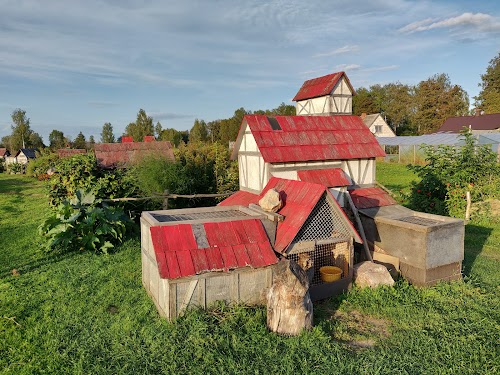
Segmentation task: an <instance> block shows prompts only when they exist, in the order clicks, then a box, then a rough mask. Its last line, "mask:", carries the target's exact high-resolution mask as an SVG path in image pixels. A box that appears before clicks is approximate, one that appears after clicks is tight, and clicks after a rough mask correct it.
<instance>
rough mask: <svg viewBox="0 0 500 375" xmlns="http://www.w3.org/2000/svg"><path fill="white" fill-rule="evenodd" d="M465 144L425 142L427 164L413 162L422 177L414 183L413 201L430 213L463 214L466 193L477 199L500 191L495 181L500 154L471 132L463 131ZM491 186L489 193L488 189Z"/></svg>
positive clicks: (458, 215) (412, 167) (414, 169)
mask: <svg viewBox="0 0 500 375" xmlns="http://www.w3.org/2000/svg"><path fill="white" fill-rule="evenodd" d="M463 137H464V140H465V145H464V146H461V147H452V146H438V147H436V148H435V147H433V146H424V150H425V155H426V156H425V161H426V164H425V165H409V166H408V168H409V169H410V170H412V171H414V172H415V173H416V174H417V175H418V176H419V177H420V178H421V181H420V182H418V183H415V182H414V183H413V184H412V193H411V196H410V205H411V207H412V208H414V209H416V210H418V211H423V212H430V213H437V214H442V215H452V216H455V217H463V215H464V213H465V208H466V204H467V203H466V199H465V197H466V193H467V191H469V192H470V193H471V198H472V200H473V201H478V200H484V199H485V198H487V196H492V195H495V194H498V189H499V188H498V185H497V184H491V181H492V180H493V179H495V178H496V177H495V176H497V175H498V172H499V171H500V168H499V164H498V163H497V154H495V153H494V152H493V151H492V150H491V149H490V148H489V147H488V146H485V145H478V144H477V139H476V138H475V137H474V136H473V135H472V134H470V133H463ZM483 187H484V188H487V189H486V190H489V191H488V192H487V194H485V193H486V191H485V189H483Z"/></svg>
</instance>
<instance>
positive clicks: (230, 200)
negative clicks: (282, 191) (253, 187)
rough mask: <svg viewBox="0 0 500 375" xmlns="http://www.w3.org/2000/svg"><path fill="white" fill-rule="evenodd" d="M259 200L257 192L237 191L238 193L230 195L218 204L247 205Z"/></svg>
mask: <svg viewBox="0 0 500 375" xmlns="http://www.w3.org/2000/svg"><path fill="white" fill-rule="evenodd" d="M258 201H259V196H258V195H257V194H253V193H249V192H247V191H243V190H240V191H237V192H236V193H234V194H232V195H230V196H229V197H227V198H226V199H224V200H223V201H222V202H220V203H219V204H218V206H245V207H247V206H248V205H249V204H250V203H255V204H256V203H257V202H258Z"/></svg>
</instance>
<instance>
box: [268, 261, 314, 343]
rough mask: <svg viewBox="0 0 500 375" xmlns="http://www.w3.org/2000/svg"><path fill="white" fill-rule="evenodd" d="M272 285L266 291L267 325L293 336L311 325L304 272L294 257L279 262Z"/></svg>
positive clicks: (309, 298) (311, 318)
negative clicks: (293, 259)
mask: <svg viewBox="0 0 500 375" xmlns="http://www.w3.org/2000/svg"><path fill="white" fill-rule="evenodd" d="M276 274H277V275H276V277H275V279H274V281H273V285H272V286H271V288H270V289H269V292H268V293H267V327H268V328H269V329H270V330H271V331H273V332H277V333H281V334H284V335H291V336H296V335H298V334H300V332H302V330H304V329H311V327H312V322H313V304H312V301H311V297H310V296H309V281H308V279H307V275H306V272H305V271H304V270H303V269H302V268H301V267H300V266H299V265H298V264H297V263H296V262H294V261H290V260H284V261H281V262H279V264H278V266H277V269H276Z"/></svg>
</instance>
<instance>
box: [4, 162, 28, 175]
mask: <svg viewBox="0 0 500 375" xmlns="http://www.w3.org/2000/svg"><path fill="white" fill-rule="evenodd" d="M25 171H26V165H25V164H21V163H10V164H8V165H7V172H9V173H10V174H22V173H24V172H25Z"/></svg>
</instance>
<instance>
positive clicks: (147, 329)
mask: <svg viewBox="0 0 500 375" xmlns="http://www.w3.org/2000/svg"><path fill="white" fill-rule="evenodd" d="M390 166H393V165H392V164H391V165H390ZM396 168H397V170H396V171H395V172H394V174H396V175H399V176H400V177H398V178H393V177H392V173H391V170H390V167H389V166H388V167H384V171H383V172H381V173H378V179H379V181H380V182H381V183H383V184H384V185H385V186H388V187H390V186H395V185H398V186H401V187H402V188H403V189H404V188H405V187H406V185H405V184H406V182H399V179H406V180H404V181H408V180H409V179H411V176H410V175H404V173H403V170H402V169H400V168H399V167H396ZM379 172H380V171H379ZM407 173H408V174H409V172H407ZM404 176H406V177H404ZM46 202H47V200H46V198H45V196H44V189H43V186H42V185H41V184H40V183H39V182H36V181H34V180H32V179H29V178H25V177H20V176H6V175H1V174H0V213H1V215H0V244H1V247H0V269H1V274H0V373H2V374H35V373H51V374H67V373H81V374H91V373H94V374H127V373H129V374H152V373H154V374H156V373H165V374H231V373H244V374H248V373H253V374H256V373H260V374H279V373H288V374H302V373H311V374H335V373H338V374H421V373H427V374H458V373H460V374H493V373H498V371H499V370H500V369H499V361H498V358H499V352H498V342H500V333H499V332H500V330H499V325H498V324H499V323H498V322H499V321H500V313H499V311H500V309H499V301H500V298H499V294H500V293H499V291H500V289H499V287H498V285H499V281H500V280H499V275H500V271H499V265H500V260H499V251H498V249H499V247H500V244H499V240H500V226H499V225H498V224H491V225H469V226H467V229H466V242H465V244H466V259H465V261H464V271H465V274H466V280H465V281H461V282H453V283H450V284H446V283H445V284H440V285H437V286H435V287H431V288H414V287H413V286H411V285H408V284H407V283H406V282H405V281H402V280H400V281H398V282H397V283H396V286H395V287H394V288H380V289H376V290H371V289H368V290H358V289H356V288H355V289H353V290H352V291H351V292H350V293H348V294H345V295H342V296H339V297H337V298H332V299H330V300H326V301H323V302H321V303H317V304H315V327H314V329H313V330H312V331H310V332H305V333H303V334H302V335H301V336H299V337H292V338H288V337H281V336H278V335H276V334H272V333H269V332H268V331H267V329H266V325H265V322H266V311H265V308H264V307H246V306H236V307H228V306H225V305H223V304H220V305H218V306H214V307H213V309H212V310H210V311H208V312H206V311H201V310H195V311H191V312H189V313H188V314H186V315H185V316H184V317H182V318H179V319H178V320H177V321H175V322H174V323H169V322H167V321H165V320H164V319H161V318H160V317H159V316H158V314H157V312H156V309H155V307H154V305H153V303H152V302H151V300H150V299H149V297H148V296H147V295H146V293H145V291H144V289H143V288H142V285H141V264H140V243H139V240H138V238H133V239H131V240H128V241H127V242H126V243H125V244H124V245H122V246H120V248H119V249H118V251H117V252H116V253H114V254H112V255H109V256H103V255H95V254H93V253H90V252H82V253H73V254H67V255H65V256H47V255H45V253H43V252H42V251H41V247H42V242H41V240H40V239H39V238H38V236H37V234H36V228H37V226H38V225H39V223H40V222H41V221H42V220H43V217H44V215H46V214H47V213H48V211H49V209H48V208H47V203H46ZM13 269H16V270H17V271H16V272H17V273H14V274H13V272H12V270H13Z"/></svg>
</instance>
